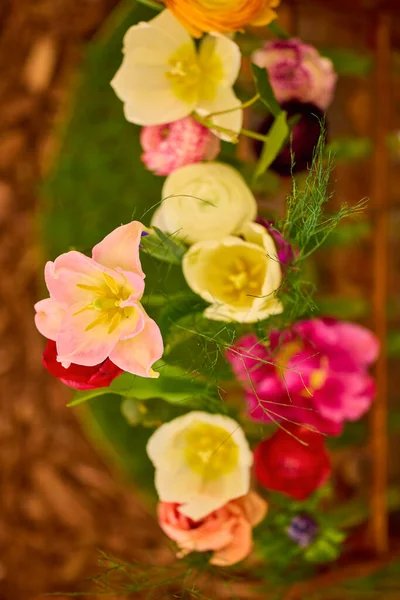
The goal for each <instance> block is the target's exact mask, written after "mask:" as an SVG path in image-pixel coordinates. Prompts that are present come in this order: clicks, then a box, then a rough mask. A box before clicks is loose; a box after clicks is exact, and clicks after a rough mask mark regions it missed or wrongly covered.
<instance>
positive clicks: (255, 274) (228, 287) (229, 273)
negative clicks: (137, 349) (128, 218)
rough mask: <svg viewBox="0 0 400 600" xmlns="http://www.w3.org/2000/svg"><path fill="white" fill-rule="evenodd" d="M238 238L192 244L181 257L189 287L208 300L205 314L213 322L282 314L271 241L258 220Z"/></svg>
mask: <svg viewBox="0 0 400 600" xmlns="http://www.w3.org/2000/svg"><path fill="white" fill-rule="evenodd" d="M241 234H242V235H241V237H239V236H228V237H226V238H224V239H222V240H217V241H204V242H198V243H197V244H194V245H193V246H192V247H191V248H190V249H189V250H188V252H186V254H185V256H184V258H183V265H182V266H183V273H184V276H185V278H186V281H187V283H188V285H189V286H190V287H191V289H192V290H193V291H194V292H196V294H199V296H201V297H202V298H203V299H204V300H206V301H207V302H209V303H210V305H211V306H209V307H207V308H206V310H205V312H204V316H205V317H207V318H208V319H212V320H216V321H236V322H239V323H254V322H256V321H261V320H262V319H266V318H267V317H269V316H271V315H276V314H279V313H281V312H282V310H283V307H282V304H281V302H280V301H279V300H278V298H277V291H278V289H279V286H280V284H281V280H282V271H281V267H280V264H279V260H278V256H277V251H276V248H275V243H274V241H273V239H272V237H271V236H270V234H269V233H268V232H267V230H266V229H265V228H264V227H263V226H262V225H259V224H257V223H249V224H247V225H245V226H244V227H243V229H242V232H241Z"/></svg>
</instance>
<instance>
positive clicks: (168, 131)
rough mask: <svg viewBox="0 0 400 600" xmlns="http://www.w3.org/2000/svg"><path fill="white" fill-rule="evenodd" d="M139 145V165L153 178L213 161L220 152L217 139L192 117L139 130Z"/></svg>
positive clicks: (219, 143)
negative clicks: (140, 157)
mask: <svg viewBox="0 0 400 600" xmlns="http://www.w3.org/2000/svg"><path fill="white" fill-rule="evenodd" d="M140 141H141V144H142V148H143V150H144V152H143V154H142V161H143V162H144V164H145V165H146V167H147V168H148V169H149V170H150V171H153V172H154V173H155V174H156V175H169V174H170V173H172V171H175V170H176V169H179V167H183V166H185V165H190V164H193V163H196V162H200V161H202V160H213V159H214V158H215V157H216V156H217V155H218V153H219V151H220V148H221V142H220V140H219V138H217V137H216V136H215V135H214V134H213V133H211V131H210V130H209V129H207V128H206V127H204V126H203V125H201V124H200V123H198V122H197V121H196V120H195V119H193V117H186V118H184V119H180V120H179V121H175V122H173V123H166V124H165V125H150V126H147V127H143V128H142V131H141V134H140Z"/></svg>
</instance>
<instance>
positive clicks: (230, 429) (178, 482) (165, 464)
mask: <svg viewBox="0 0 400 600" xmlns="http://www.w3.org/2000/svg"><path fill="white" fill-rule="evenodd" d="M147 454H148V455H149V457H150V459H151V461H152V462H153V464H154V466H155V469H156V473H155V486H156V489H157V492H158V495H159V497H160V500H161V501H163V502H177V503H179V504H181V506H180V507H179V511H180V512H181V513H182V514H184V515H186V516H187V517H189V518H191V519H193V520H194V521H199V520H200V519H202V518H204V517H205V516H206V515H208V514H209V513H211V512H212V511H214V510H217V509H218V508H220V507H221V506H223V505H224V504H226V503H227V502H229V501H230V500H233V499H234V498H239V497H240V496H244V495H245V494H247V492H248V491H249V487H250V469H251V466H252V463H253V454H252V452H251V450H250V448H249V444H248V442H247V440H246V437H245V435H244V433H243V430H242V428H241V427H240V425H239V424H238V423H237V422H236V421H234V420H233V419H230V418H229V417H225V416H222V415H215V414H209V413H206V412H201V411H193V412H190V413H188V414H186V415H184V416H182V417H178V418H177V419H174V420H173V421H170V422H169V423H165V424H164V425H161V427H159V428H158V429H157V430H156V431H155V433H153V435H152V436H151V438H150V439H149V441H148V444H147Z"/></svg>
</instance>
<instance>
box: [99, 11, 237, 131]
mask: <svg viewBox="0 0 400 600" xmlns="http://www.w3.org/2000/svg"><path fill="white" fill-rule="evenodd" d="M123 52H124V58H123V61H122V64H121V66H120V68H119V69H118V71H117V73H116V74H115V76H114V78H113V80H112V81H111V86H112V87H113V88H114V91H115V93H116V94H117V96H118V98H120V100H122V102H123V103H124V112H125V117H126V119H127V120H128V121H129V122H130V123H136V124H137V125H163V124H165V123H171V122H174V121H177V120H178V119H183V118H184V117H187V116H188V115H190V114H192V113H197V114H198V115H200V116H202V117H205V116H208V115H210V114H211V113H218V114H216V115H215V116H214V117H212V116H211V117H210V119H211V121H212V123H213V124H215V125H216V126H218V127H219V128H220V129H219V130H218V131H217V130H216V131H215V133H216V135H219V136H220V137H221V138H222V139H225V140H228V141H232V140H233V139H235V138H236V136H237V134H238V133H239V131H240V129H241V126H242V113H243V111H242V109H241V104H240V101H239V100H238V99H237V97H236V96H235V93H234V91H233V89H232V87H233V84H234V83H235V81H236V79H237V76H238V73H239V69H240V63H241V55H240V50H239V47H238V45H237V44H236V43H235V42H234V41H233V40H231V39H229V38H228V37H226V36H223V35H220V34H218V33H213V34H211V35H207V36H205V37H204V38H203V39H202V41H201V43H200V45H199V48H196V45H195V43H194V40H193V39H192V38H191V37H190V35H189V33H188V32H187V31H186V29H185V28H184V27H183V26H182V25H181V24H180V23H179V21H177V19H176V18H175V17H174V16H173V15H172V14H171V13H170V11H169V10H164V11H163V12H161V13H160V14H159V15H157V16H156V17H155V18H154V19H152V20H151V21H148V22H147V23H139V24H138V25H134V26H133V27H131V28H130V29H128V31H127V33H126V35H125V37H124V49H123ZM232 109H234V110H232ZM225 111H228V112H225ZM221 112H222V114H221ZM225 130H226V131H225ZM230 132H233V134H231V133H230Z"/></svg>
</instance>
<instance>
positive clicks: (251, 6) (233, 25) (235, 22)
mask: <svg viewBox="0 0 400 600" xmlns="http://www.w3.org/2000/svg"><path fill="white" fill-rule="evenodd" d="M164 3H165V4H166V6H167V7H168V8H169V9H170V11H171V12H172V13H173V14H174V15H175V17H176V18H177V19H179V21H180V22H181V23H182V25H183V26H184V27H185V28H186V29H187V30H188V31H189V32H190V34H191V35H193V36H194V37H201V36H202V34H203V33H205V32H210V31H218V32H220V33H228V32H230V31H237V30H238V29H242V28H243V27H244V26H245V25H255V26H257V27H259V26H261V25H268V23H270V22H271V21H273V20H274V19H275V18H276V12H275V11H274V10H273V9H274V8H276V7H277V6H278V5H279V3H280V0H164Z"/></svg>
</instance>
